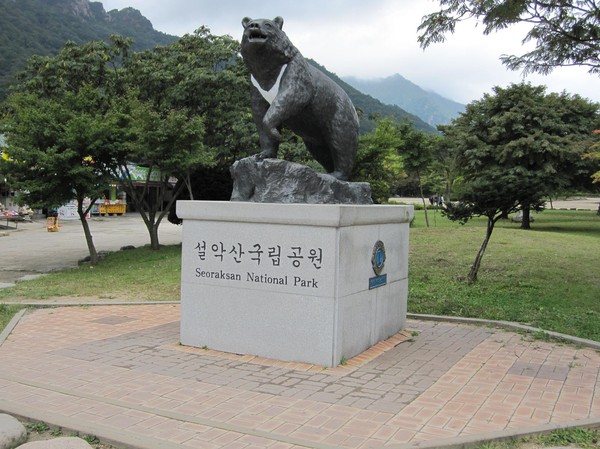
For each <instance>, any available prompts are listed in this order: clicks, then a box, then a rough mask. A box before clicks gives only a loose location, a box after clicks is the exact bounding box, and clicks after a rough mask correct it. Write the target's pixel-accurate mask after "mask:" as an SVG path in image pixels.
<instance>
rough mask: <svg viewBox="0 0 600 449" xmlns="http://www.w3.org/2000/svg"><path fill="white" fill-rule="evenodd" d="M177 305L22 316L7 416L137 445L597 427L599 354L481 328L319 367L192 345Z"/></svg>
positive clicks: (359, 442)
mask: <svg viewBox="0 0 600 449" xmlns="http://www.w3.org/2000/svg"><path fill="white" fill-rule="evenodd" d="M178 321H179V307H178V306H177V305H166V304H165V305H162V304H161V305H141V306H140V305H135V306H102V307H71V308H56V309H43V310H36V311H33V312H30V313H28V314H26V315H25V316H24V317H23V318H22V319H21V321H20V322H19V324H18V325H17V326H16V328H15V329H14V330H13V332H12V333H11V335H10V336H9V337H8V338H7V340H6V341H5V342H4V343H3V344H2V346H0V410H3V411H5V412H8V413H15V414H27V413H30V414H32V415H35V416H32V417H33V418H36V419H43V420H44V421H46V422H49V423H53V424H56V425H61V426H62V427H67V428H69V427H71V428H76V429H77V430H80V431H83V432H89V431H93V432H94V433H95V434H96V435H98V436H100V437H104V438H111V439H115V440H117V441H122V442H123V443H129V444H133V443H135V444H137V445H139V446H141V447H158V446H159V444H160V447H166V448H170V447H173V448H175V447H183V448H185V447H190V448H230V449H233V448H247V449H249V448H296V447H315V448H334V447H336V448H338V447H342V448H376V447H384V446H390V445H392V446H393V445H402V444H405V443H417V442H422V441H433V440H436V441H437V440H442V439H446V438H452V437H457V436H467V435H480V434H485V433H486V432H490V431H497V430H502V429H515V430H523V429H527V428H531V427H533V426H537V425H540V424H548V423H566V422H572V421H576V420H578V419H584V418H598V419H600V388H597V387H598V386H599V385H598V384H599V382H600V379H599V375H598V373H599V370H600V354H599V353H598V352H597V351H595V350H592V349H587V348H579V347H575V346H572V345H568V344H557V343H548V342H542V341H537V340H528V339H527V338H526V337H524V336H522V335H520V334H516V333H513V332H507V331H503V330H497V329H489V328H483V327H478V326H472V325H463V324H451V323H434V322H426V321H415V320H410V321H409V328H410V330H409V331H406V332H403V333H400V334H398V335H396V336H394V337H393V338H391V339H390V340H388V341H386V342H382V343H380V344H378V345H376V346H375V347H373V348H372V349H371V350H369V351H367V352H365V353H363V354H361V355H360V356H358V357H356V358H354V359H351V360H349V361H348V364H347V365H346V366H340V367H338V368H335V369H323V368H322V367H318V366H311V365H306V364H291V363H283V362H278V361H274V360H268V359H264V358H259V357H253V356H241V355H234V354H223V353H220V352H217V351H212V350H203V349H199V348H185V347H182V346H180V345H179V344H178V341H179V326H178Z"/></svg>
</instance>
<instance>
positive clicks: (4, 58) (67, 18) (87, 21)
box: [0, 0, 178, 100]
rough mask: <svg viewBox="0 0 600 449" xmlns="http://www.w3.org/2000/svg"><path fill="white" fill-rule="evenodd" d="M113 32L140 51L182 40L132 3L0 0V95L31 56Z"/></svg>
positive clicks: (104, 36)
mask: <svg viewBox="0 0 600 449" xmlns="http://www.w3.org/2000/svg"><path fill="white" fill-rule="evenodd" d="M111 34H120V35H121V36H126V37H131V38H132V39H133V41H134V42H133V46H132V49H133V50H136V51H137V50H144V49H148V48H153V47H154V46H156V45H166V44H169V43H171V42H174V41H176V40H177V39H178V38H177V37H176V36H169V35H167V34H165V33H161V32H159V31H156V30H155V29H154V28H153V27H152V24H151V23H150V21H149V20H148V19H146V18H145V17H144V16H142V14H141V13H140V12H139V11H138V10H136V9H133V8H125V9H122V10H120V11H117V10H113V11H109V12H106V11H105V10H104V7H103V6H102V4H101V3H99V2H90V1H89V0H0V100H2V99H3V98H4V97H5V96H6V94H7V86H8V85H9V84H10V83H11V82H12V81H13V76H14V74H15V73H17V72H18V71H20V70H22V69H23V67H24V66H25V62H26V61H27V59H29V58H30V57H31V56H33V55H43V56H46V55H56V54H57V53H58V52H59V51H60V49H61V48H62V47H63V46H64V45H65V42H67V41H68V40H72V41H75V42H77V43H78V44H81V43H84V42H88V41H91V40H105V39H106V38H108V37H109V36H110V35H111Z"/></svg>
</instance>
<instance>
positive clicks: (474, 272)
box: [467, 217, 496, 284]
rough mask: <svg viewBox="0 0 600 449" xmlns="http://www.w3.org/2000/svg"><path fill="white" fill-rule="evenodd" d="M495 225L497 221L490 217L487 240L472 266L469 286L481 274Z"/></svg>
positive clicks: (486, 234) (484, 241)
mask: <svg viewBox="0 0 600 449" xmlns="http://www.w3.org/2000/svg"><path fill="white" fill-rule="evenodd" d="M495 224H496V220H494V218H493V217H488V221H487V228H486V232H485V239H483V243H482V244H481V247H480V248H479V251H478V252H477V257H475V262H473V265H472V266H471V271H470V272H469V276H468V278H467V280H468V282H469V284H472V283H473V282H475V281H476V280H477V273H478V272H479V267H480V266H481V259H483V255H484V254H485V250H486V248H487V245H488V242H489V241H490V237H491V236H492V232H493V231H494V225H495Z"/></svg>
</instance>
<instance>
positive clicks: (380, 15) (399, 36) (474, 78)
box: [100, 0, 600, 104]
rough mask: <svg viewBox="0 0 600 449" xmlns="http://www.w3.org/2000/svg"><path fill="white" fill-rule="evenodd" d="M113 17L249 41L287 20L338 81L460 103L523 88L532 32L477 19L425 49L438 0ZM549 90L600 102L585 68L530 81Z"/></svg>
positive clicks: (174, 8)
mask: <svg viewBox="0 0 600 449" xmlns="http://www.w3.org/2000/svg"><path fill="white" fill-rule="evenodd" d="M100 1H101V3H102V4H103V5H104V9H106V10H107V11H109V10H111V9H122V8H125V7H129V6H131V7H133V8H136V9H138V10H140V11H141V13H142V14H143V15H144V16H145V17H147V18H148V19H149V20H150V21H151V22H152V24H153V25H154V28H155V29H157V30H159V31H163V32H165V33H168V34H173V35H176V36H183V35H184V34H186V33H193V32H194V30H195V29H197V28H199V27H200V26H201V25H205V26H207V27H208V28H210V30H211V32H212V33H213V34H216V35H223V34H228V35H230V36H232V37H234V38H236V39H238V40H240V39H241V34H242V25H241V20H242V18H243V17H245V16H249V17H251V18H270V19H271V18H274V17H275V16H282V17H283V18H284V21H285V23H284V25H283V29H284V31H285V32H286V33H287V35H288V37H289V38H290V40H291V41H292V43H293V44H294V45H295V46H296V47H297V48H298V49H299V50H300V52H301V53H302V54H303V55H304V56H305V57H308V58H312V59H314V60H315V61H317V62H318V63H319V64H321V65H323V66H325V67H326V68H327V69H328V70H329V71H331V72H334V73H336V74H337V75H338V76H342V77H343V76H355V77H358V78H383V77H387V76H391V75H394V74H396V73H398V74H400V75H402V76H403V77H405V78H407V79H408V80H410V81H412V82H413V83H415V84H417V85H419V86H420V87H422V88H424V89H427V90H432V91H435V92H437V93H439V94H440V95H443V96H444V97H447V98H449V99H451V100H455V101H458V102H460V103H465V104H466V103H469V102H471V101H473V100H477V99H480V98H481V97H482V96H483V94H484V93H489V92H491V89H492V87H493V86H501V87H506V86H508V85H509V84H510V83H518V82H521V80H522V79H523V78H522V75H521V73H520V72H513V71H509V70H507V69H506V68H505V67H504V66H503V65H502V63H501V62H500V60H499V57H500V55H502V54H521V53H523V48H524V47H523V46H522V44H521V40H522V39H523V37H524V36H525V33H526V31H527V28H526V27H524V26H523V25H517V26H513V27H511V28H509V29H507V30H503V31H502V32H499V33H495V34H493V35H490V36H484V35H483V33H482V27H481V26H479V27H476V26H475V25H476V23H475V21H470V22H464V23H461V24H459V25H458V26H457V30H456V33H455V34H453V35H449V36H448V39H447V41H446V42H444V43H441V44H434V45H432V46H430V47H429V48H427V50H422V49H421V48H420V47H419V45H418V43H417V27H418V26H419V24H420V23H421V18H422V17H423V16H424V15H425V14H428V13H431V12H434V11H436V9H437V7H438V2H437V1H435V0H369V1H365V0H293V1H291V0H254V1H248V0H169V1H165V0H100ZM525 81H529V82H531V83H532V84H535V85H538V84H545V85H546V86H548V92H562V91H563V90H565V91H567V92H569V93H573V94H579V95H581V96H583V97H586V98H589V99H591V100H593V101H597V102H600V77H598V76H597V75H591V74H588V73H587V71H586V70H585V69H584V68H582V67H568V68H560V69H556V70H555V71H554V72H553V73H552V74H551V75H549V76H541V75H530V76H528V77H527V78H525Z"/></svg>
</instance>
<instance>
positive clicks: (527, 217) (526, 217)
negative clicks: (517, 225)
mask: <svg viewBox="0 0 600 449" xmlns="http://www.w3.org/2000/svg"><path fill="white" fill-rule="evenodd" d="M521 211H522V220H521V229H531V224H530V222H531V209H530V208H529V206H523V208H522V209H521Z"/></svg>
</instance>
